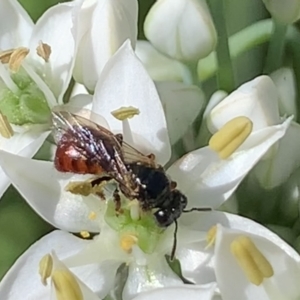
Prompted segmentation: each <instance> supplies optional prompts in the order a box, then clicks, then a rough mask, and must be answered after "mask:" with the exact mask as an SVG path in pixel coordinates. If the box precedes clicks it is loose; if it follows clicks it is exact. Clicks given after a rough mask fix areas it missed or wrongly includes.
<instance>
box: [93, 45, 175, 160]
mask: <svg viewBox="0 0 300 300" xmlns="http://www.w3.org/2000/svg"><path fill="white" fill-rule="evenodd" d="M94 97H95V98H94V102H93V112H94V113H97V114H99V115H103V116H104V117H105V118H106V120H107V121H108V123H109V126H110V128H111V129H112V131H114V132H122V122H121V121H119V120H117V119H115V118H114V117H113V116H112V115H111V112H112V111H114V110H116V109H119V108H121V107H124V106H125V107H128V106H133V107H135V108H137V109H139V111H140V114H139V115H137V116H134V117H133V118H132V119H130V120H128V123H129V126H130V129H131V132H132V133H133V141H134V145H133V146H135V147H136V148H138V149H139V150H140V151H142V152H143V153H145V154H149V153H153V154H155V155H156V158H157V160H158V162H159V163H160V164H165V163H166V162H167V161H168V160H169V158H170V154H171V150H170V142H169V137H168V131H167V124H166V119H165V116H164V111H163V107H162V104H161V102H160V99H159V96H158V94H157V91H156V88H155V86H154V83H153V81H152V80H151V78H150V77H149V75H148V74H147V72H146V70H145V69H144V67H143V65H142V63H141V62H140V61H139V60H138V58H137V57H136V56H135V54H134V52H133V50H132V48H131V46H130V43H129V41H127V42H125V43H124V45H123V46H122V47H121V48H120V49H119V50H118V52H117V53H116V54H115V55H114V56H113V57H112V58H111V59H110V60H109V62H108V63H107V64H106V66H105V68H104V70H103V72H102V74H101V77H100V79H99V81H98V84H97V87H96V91H95V95H94Z"/></svg>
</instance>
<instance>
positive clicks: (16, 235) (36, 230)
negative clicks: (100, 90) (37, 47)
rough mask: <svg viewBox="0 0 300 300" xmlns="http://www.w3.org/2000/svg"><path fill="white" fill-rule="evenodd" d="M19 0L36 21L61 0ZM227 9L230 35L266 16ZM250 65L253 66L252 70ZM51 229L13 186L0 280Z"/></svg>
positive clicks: (7, 199) (2, 207)
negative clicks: (21, 255)
mask: <svg viewBox="0 0 300 300" xmlns="http://www.w3.org/2000/svg"><path fill="white" fill-rule="evenodd" d="M0 1H1V0H0ZM19 1H20V3H21V4H22V5H23V6H24V8H25V9H26V10H27V11H28V13H29V14H30V16H31V17H32V19H33V20H35V21H36V20H37V19H38V18H39V16H40V15H41V14H42V13H43V12H44V11H45V10H46V9H47V8H48V7H50V6H52V5H54V4H56V3H58V1H57V0H43V1H38V0H19ZM99 1H101V0H99ZM60 2H62V1H60ZM154 2H155V0H140V1H139V4H140V6H139V38H144V35H143V30H142V27H143V21H144V18H145V15H146V13H147V11H148V10H149V8H150V6H151V5H152V4H153V3H154ZM226 8H227V11H226V13H227V16H228V15H230V17H229V18H227V26H228V30H229V32H230V33H231V34H232V33H235V32H236V31H238V30H240V29H241V28H243V27H245V26H246V25H248V24H250V23H252V22H253V21H256V20H259V19H261V18H262V17H263V16H265V15H266V11H265V10H264V7H263V5H262V2H261V0H243V1H240V0H227V2H226ZM166 22H167V20H166ZM20 46H22V45H20ZM256 52H257V51H256ZM256 52H255V53H254V54H249V53H247V54H245V55H244V56H242V57H240V58H239V59H238V61H237V62H236V63H238V65H239V68H238V69H239V70H243V71H244V70H247V69H248V70H247V74H246V75H244V74H238V76H237V78H239V79H240V80H244V79H245V77H246V78H249V77H253V76H254V75H256V74H258V73H259V72H260V69H259V67H256V66H259V65H261V64H260V63H258V62H260V61H261V60H262V57H263V52H264V51H259V52H257V53H256ZM253 55H254V56H253ZM251 57H252V58H251ZM253 57H255V61H256V63H254V64H253V63H249V60H250V59H253ZM249 66H251V70H250V73H249ZM249 74H250V75H249ZM51 230H53V228H52V227H51V226H50V225H49V224H47V223H45V222H44V221H43V220H42V219H41V218H40V217H39V216H37V215H36V214H35V213H34V212H33V211H32V209H31V208H30V207H29V206H28V205H27V204H26V202H25V201H24V200H23V199H22V197H21V196H20V195H19V194H18V192H17V191H16V190H15V189H14V188H13V187H10V188H9V189H8V190H7V192H6V193H5V195H4V197H3V198H2V199H1V201H0V279H1V278H2V277H3V275H4V274H5V272H6V271H7V269H8V268H9V267H10V266H11V265H12V264H13V262H14V261H15V260H16V258H17V257H19V256H20V254H21V253H22V252H24V251H25V250H26V249H27V248H28V246H29V245H31V244H32V243H34V242H35V241H36V240H37V239H39V238H40V237H41V236H43V235H44V234H46V233H48V232H49V231H51Z"/></svg>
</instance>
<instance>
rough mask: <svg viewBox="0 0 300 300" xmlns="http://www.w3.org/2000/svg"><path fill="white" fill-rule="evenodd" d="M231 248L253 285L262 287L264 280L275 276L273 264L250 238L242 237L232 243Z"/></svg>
mask: <svg viewBox="0 0 300 300" xmlns="http://www.w3.org/2000/svg"><path fill="white" fill-rule="evenodd" d="M230 247H231V253H232V254H233V255H234V257H235V258H236V260H237V261H238V263H239V265H240V267H241V269H242V270H243V272H244V273H245V275H246V277H247V278H248V280H249V281H250V282H251V283H253V284H254V285H260V284H261V283H262V282H263V280H264V278H269V277H272V276H273V274H274V271H273V268H272V266H271V264H270V263H269V261H268V260H267V259H266V258H265V257H264V255H263V254H262V253H261V252H260V251H259V250H258V249H257V247H256V246H255V245H254V243H253V242H252V241H251V239H250V238H248V237H246V236H240V237H238V238H236V239H235V240H234V241H233V242H232V243H231V245H230Z"/></svg>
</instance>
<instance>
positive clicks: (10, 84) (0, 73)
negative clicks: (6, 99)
mask: <svg viewBox="0 0 300 300" xmlns="http://www.w3.org/2000/svg"><path fill="white" fill-rule="evenodd" d="M0 77H1V79H2V80H3V81H4V83H5V85H6V87H7V88H8V89H10V90H11V91H12V92H13V93H14V94H16V93H17V92H18V90H19V88H18V86H17V85H16V84H15V83H14V81H13V80H12V79H11V77H10V73H9V71H8V70H6V68H5V66H4V65H3V64H2V63H1V62H0Z"/></svg>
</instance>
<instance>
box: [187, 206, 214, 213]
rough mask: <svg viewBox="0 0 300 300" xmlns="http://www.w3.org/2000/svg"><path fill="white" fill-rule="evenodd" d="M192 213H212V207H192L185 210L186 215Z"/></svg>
mask: <svg viewBox="0 0 300 300" xmlns="http://www.w3.org/2000/svg"><path fill="white" fill-rule="evenodd" d="M192 211H212V208H211V207H192V208H190V209H184V210H183V212H184V213H190V212H192Z"/></svg>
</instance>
